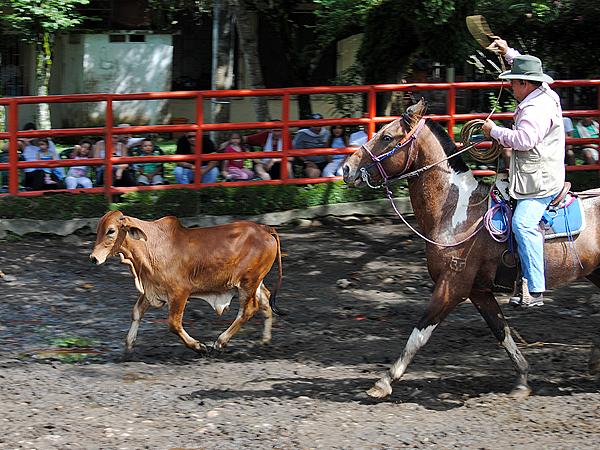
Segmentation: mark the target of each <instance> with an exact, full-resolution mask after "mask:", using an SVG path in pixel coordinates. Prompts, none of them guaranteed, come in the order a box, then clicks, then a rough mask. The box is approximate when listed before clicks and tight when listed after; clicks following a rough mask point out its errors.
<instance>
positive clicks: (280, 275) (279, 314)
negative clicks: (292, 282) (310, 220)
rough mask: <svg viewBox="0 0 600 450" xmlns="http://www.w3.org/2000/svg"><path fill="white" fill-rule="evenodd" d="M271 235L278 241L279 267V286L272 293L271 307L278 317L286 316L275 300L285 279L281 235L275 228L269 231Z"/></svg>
mask: <svg viewBox="0 0 600 450" xmlns="http://www.w3.org/2000/svg"><path fill="white" fill-rule="evenodd" d="M269 234H270V235H271V236H273V237H274V238H275V241H277V266H278V267H279V270H278V279H277V286H276V287H275V289H273V291H272V292H271V295H270V297H269V305H270V306H271V310H272V311H273V312H274V313H275V314H277V315H278V316H284V315H285V314H284V313H283V312H282V311H281V310H279V309H278V308H277V306H276V305H275V298H276V296H277V291H279V289H280V288H281V279H282V277H283V267H282V265H281V241H280V240H279V235H278V234H277V231H276V230H275V228H271V229H270V230H269Z"/></svg>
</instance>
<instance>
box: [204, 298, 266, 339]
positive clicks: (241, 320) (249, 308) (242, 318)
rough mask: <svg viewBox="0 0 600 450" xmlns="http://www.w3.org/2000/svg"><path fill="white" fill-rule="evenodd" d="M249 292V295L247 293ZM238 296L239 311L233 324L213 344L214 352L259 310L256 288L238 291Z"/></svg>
mask: <svg viewBox="0 0 600 450" xmlns="http://www.w3.org/2000/svg"><path fill="white" fill-rule="evenodd" d="M248 292H249V293H248ZM238 295H239V297H240V310H239V311H238V315H237V317H236V318H235V320H234V321H233V323H232V324H231V325H230V326H229V328H227V330H225V331H224V332H223V333H221V335H220V336H219V338H218V339H217V342H215V344H214V349H215V350H221V349H222V348H223V347H225V346H226V345H227V343H228V342H229V340H230V339H231V338H232V337H233V336H234V335H235V334H236V333H237V332H238V331H239V330H240V327H241V326H242V325H243V324H245V323H246V322H248V321H249V320H250V319H251V318H252V316H254V314H256V311H258V308H259V300H258V296H259V295H260V294H259V292H258V288H256V287H254V288H251V289H248V290H246V289H242V288H240V289H238Z"/></svg>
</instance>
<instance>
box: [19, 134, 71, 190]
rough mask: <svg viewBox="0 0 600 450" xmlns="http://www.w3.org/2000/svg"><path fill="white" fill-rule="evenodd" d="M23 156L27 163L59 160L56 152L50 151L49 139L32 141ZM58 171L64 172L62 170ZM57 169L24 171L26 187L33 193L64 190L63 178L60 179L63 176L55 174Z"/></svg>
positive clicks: (30, 168) (58, 172)
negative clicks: (46, 190) (45, 190)
mask: <svg viewBox="0 0 600 450" xmlns="http://www.w3.org/2000/svg"><path fill="white" fill-rule="evenodd" d="M34 144H37V145H34ZM23 156H24V158H25V161H39V160H53V159H59V158H58V155H57V154H56V151H52V150H51V149H50V146H49V143H48V139H38V140H30V141H29V144H28V145H27V146H26V147H25V149H24V150H23ZM56 169H60V170H62V168H56ZM56 169H49V168H48V169H38V168H36V167H28V168H27V169H25V170H24V171H25V183H24V184H25V187H27V188H29V189H30V190H33V191H41V190H44V189H61V188H63V183H62V179H63V177H59V175H62V174H61V173H60V171H57V172H54V170H56ZM57 174H59V175H57Z"/></svg>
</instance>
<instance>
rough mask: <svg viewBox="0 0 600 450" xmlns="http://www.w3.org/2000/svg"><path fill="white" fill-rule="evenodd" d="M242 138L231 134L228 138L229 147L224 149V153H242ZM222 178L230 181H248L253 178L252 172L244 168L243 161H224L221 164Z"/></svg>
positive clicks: (237, 134)
mask: <svg viewBox="0 0 600 450" xmlns="http://www.w3.org/2000/svg"><path fill="white" fill-rule="evenodd" d="M243 151H244V149H243V148H242V136H241V135H240V134H239V133H232V134H231V137H230V138H229V145H228V146H227V147H225V153H242V152H243ZM222 175H223V178H225V179H226V180H228V181H232V180H235V181H237V180H250V179H251V178H253V177H254V172H253V171H252V170H250V169H247V168H245V167H244V160H243V159H229V160H225V161H224V164H223V172H222Z"/></svg>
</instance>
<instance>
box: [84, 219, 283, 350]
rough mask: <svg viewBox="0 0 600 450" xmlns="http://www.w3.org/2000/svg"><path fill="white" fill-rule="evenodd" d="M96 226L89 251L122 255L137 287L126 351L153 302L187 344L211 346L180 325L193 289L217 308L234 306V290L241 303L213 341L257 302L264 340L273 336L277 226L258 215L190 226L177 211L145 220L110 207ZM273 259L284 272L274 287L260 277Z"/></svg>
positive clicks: (96, 257) (224, 337)
mask: <svg viewBox="0 0 600 450" xmlns="http://www.w3.org/2000/svg"><path fill="white" fill-rule="evenodd" d="M96 232H97V236H96V243H95V245H94V250H93V251H92V254H91V255H90V259H91V260H92V261H93V262H95V263H96V264H102V263H104V261H106V258H108V257H109V256H116V255H119V256H120V258H121V262H122V263H124V264H127V265H128V266H129V268H130V270H131V274H132V275H133V278H134V281H135V287H136V288H137V290H138V291H139V292H140V296H139V297H138V299H137V302H136V303H135V305H134V306H133V311H132V314H131V316H132V322H131V328H130V329H129V333H128V334H127V339H126V350H127V352H131V351H132V349H133V344H134V342H135V339H136V336H137V330H138V327H139V324H140V320H141V319H142V317H143V316H144V313H145V312H146V310H147V309H148V307H149V306H154V307H161V306H163V305H164V304H165V303H166V304H168V307H169V319H168V320H169V329H170V330H171V331H172V332H173V333H175V334H177V335H178V336H179V337H180V338H181V340H182V341H183V342H184V344H185V345H187V346H188V347H189V348H191V349H193V350H195V351H197V352H200V353H204V352H206V351H207V348H206V346H205V345H204V344H202V343H201V342H199V341H197V340H196V339H194V338H192V337H191V336H190V335H189V334H187V333H186V331H185V330H184V329H183V326H182V318H183V312H184V309H185V305H186V303H187V301H188V299H189V298H190V297H191V298H201V299H204V300H206V301H207V302H208V303H209V304H210V305H211V306H212V307H213V308H214V310H215V311H216V313H217V314H218V315H219V316H220V315H221V314H222V313H223V311H225V310H228V309H229V303H230V302H231V299H232V297H233V296H234V295H235V293H236V292H237V293H238V295H239V300H240V310H239V312H238V315H237V317H236V319H235V320H234V321H233V323H232V324H231V326H230V327H229V328H228V329H227V330H226V331H225V332H223V333H222V334H221V335H220V336H219V338H218V339H217V341H216V342H215V344H214V348H215V349H217V350H218V349H221V348H222V347H224V346H225V345H227V343H228V342H229V340H230V339H231V338H232V337H233V336H234V335H235V334H236V333H237V332H238V330H239V329H240V327H241V326H242V324H244V323H245V322H247V321H248V320H250V319H251V318H252V316H254V314H255V313H256V312H257V311H258V309H259V308H260V309H262V312H263V314H264V317H265V325H264V329H263V336H262V342H263V343H268V342H270V341H271V325H272V320H273V319H272V309H271V307H272V306H273V307H274V302H275V294H276V292H277V289H279V287H280V286H281V277H282V267H281V246H280V242H279V236H278V234H277V232H276V231H275V229H273V228H271V227H269V226H266V225H259V224H256V223H253V222H234V223H231V224H227V225H219V226H216V227H208V228H185V227H183V226H182V225H181V224H180V223H179V220H178V219H177V218H176V217H172V216H168V217H163V218H162V219H159V220H156V221H153V222H147V221H144V220H140V219H136V218H134V217H128V216H125V215H123V213H121V212H120V211H111V212H108V213H106V214H105V215H104V216H103V217H102V218H101V219H100V222H99V223H98V228H97V230H96ZM276 259H277V261H278V264H279V279H278V285H277V289H276V290H275V291H274V292H273V294H272V295H271V294H270V293H269V290H268V289H267V288H266V287H265V285H264V284H263V279H264V277H265V276H266V275H267V273H268V272H269V271H270V270H271V267H272V266H273V264H274V263H275V260H276Z"/></svg>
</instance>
